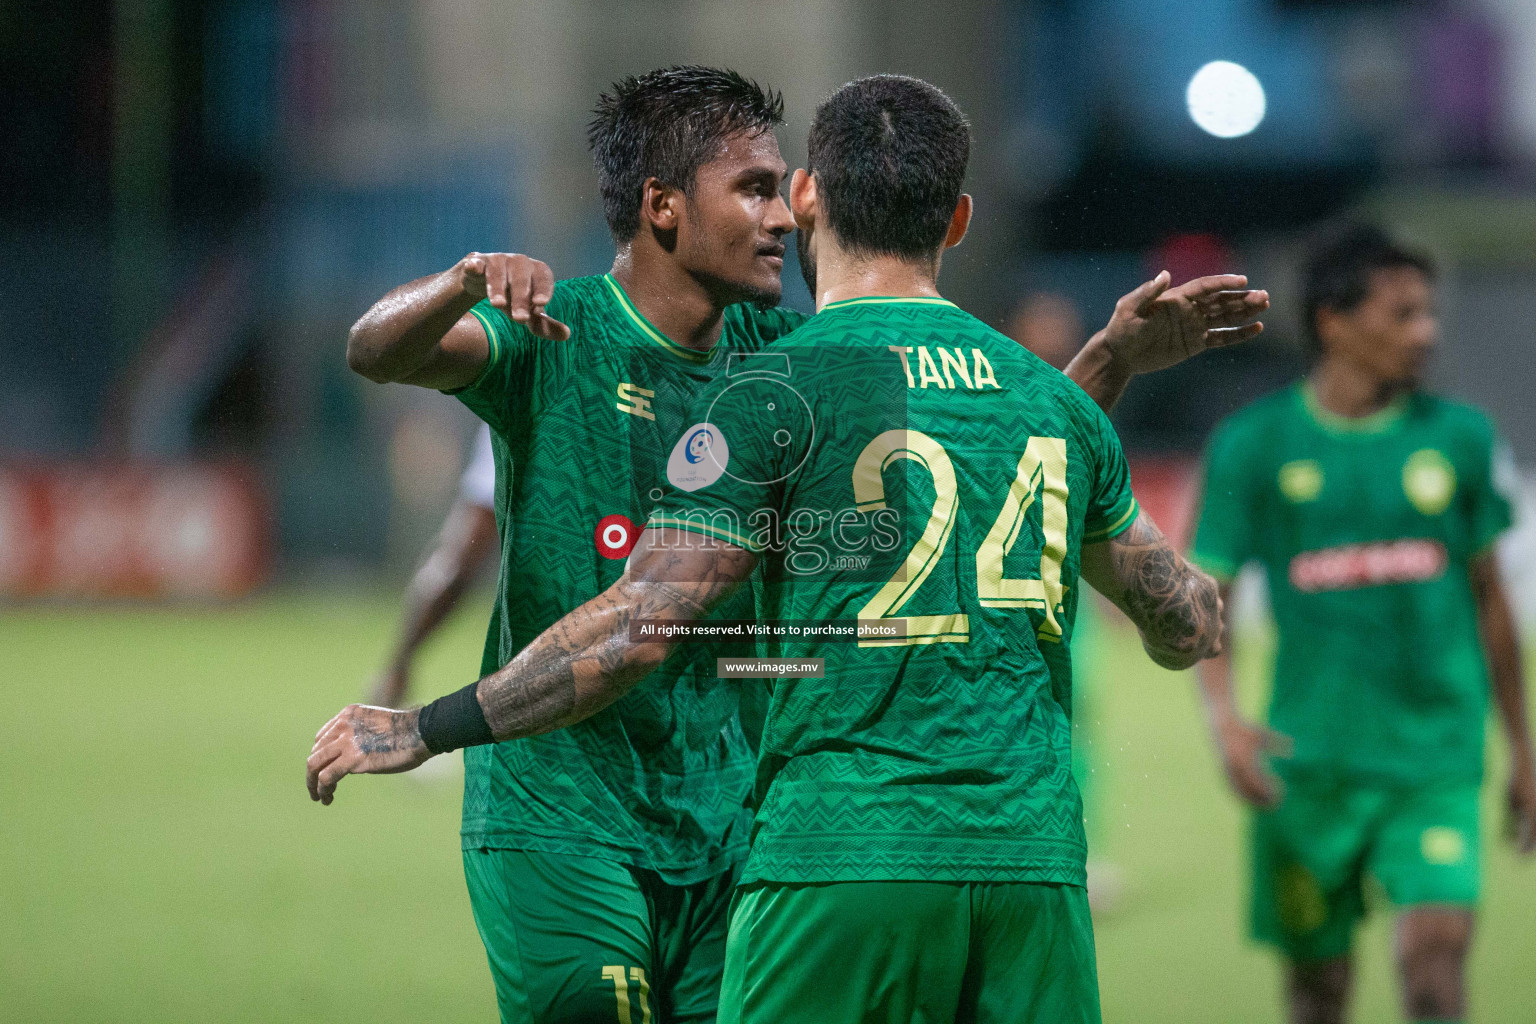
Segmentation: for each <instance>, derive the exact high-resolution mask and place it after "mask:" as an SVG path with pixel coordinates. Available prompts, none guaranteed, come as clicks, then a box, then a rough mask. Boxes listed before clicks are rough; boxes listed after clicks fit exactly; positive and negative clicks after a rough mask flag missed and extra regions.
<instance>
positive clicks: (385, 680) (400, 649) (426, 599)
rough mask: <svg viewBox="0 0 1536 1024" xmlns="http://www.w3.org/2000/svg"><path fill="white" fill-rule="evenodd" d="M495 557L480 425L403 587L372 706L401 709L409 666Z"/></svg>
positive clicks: (491, 478)
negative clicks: (449, 502)
mask: <svg viewBox="0 0 1536 1024" xmlns="http://www.w3.org/2000/svg"><path fill="white" fill-rule="evenodd" d="M495 553H496V463H495V460H494V458H493V456H492V454H491V431H490V428H488V427H487V426H486V425H485V424H483V423H482V424H481V425H480V429H479V431H478V432H477V433H476V435H475V446H474V452H473V454H472V455H471V456H470V459H469V465H468V466H467V467H466V468H465V470H464V476H463V477H462V478H461V480H460V481H459V497H458V500H456V501H455V502H454V503H453V508H451V509H449V511H448V518H447V519H445V520H444V521H443V528H442V530H441V531H439V533H438V535H437V540H436V541H435V542H434V544H433V546H432V550H431V551H430V552H429V553H428V554H427V557H426V559H425V560H424V561H423V562H422V563H421V567H420V568H419V569H417V570H416V575H414V576H412V577H411V582H410V585H409V586H407V587H406V589H405V610H404V612H403V614H402V615H401V617H400V628H399V631H398V634H397V637H396V640H395V644H394V647H393V650H392V653H391V655H390V659H389V663H388V665H386V666H385V668H384V671H383V672H381V673H380V674H379V678H378V681H377V682H376V683H375V685H374V688H373V693H372V695H371V696H370V698H369V701H370V703H373V704H378V705H381V706H383V707H387V708H397V707H400V706H401V704H402V702H403V701H404V700H405V699H406V694H407V693H408V692H409V691H410V688H411V662H412V660H413V659H414V658H415V655H416V651H417V649H418V648H420V647H421V645H422V644H423V643H425V642H426V640H427V638H428V637H429V636H431V635H432V634H433V633H434V632H436V630H437V628H438V627H439V626H441V625H442V624H443V622H444V621H445V620H446V619H447V618H448V614H449V613H450V612H452V611H453V609H454V607H455V606H456V605H457V604H458V603H459V599H460V598H461V597H463V596H464V591H465V590H466V589H467V588H468V587H469V584H470V583H471V582H472V581H473V580H474V578H475V575H476V574H477V573H478V572H479V571H480V567H481V566H482V565H483V564H484V563H485V562H486V560H487V559H489V558H491V557H492V556H493V555H494V554H495Z"/></svg>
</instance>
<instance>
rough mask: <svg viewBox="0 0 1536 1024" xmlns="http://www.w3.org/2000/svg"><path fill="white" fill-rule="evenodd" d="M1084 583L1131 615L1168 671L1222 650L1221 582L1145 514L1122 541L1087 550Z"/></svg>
mask: <svg viewBox="0 0 1536 1024" xmlns="http://www.w3.org/2000/svg"><path fill="white" fill-rule="evenodd" d="M1083 579H1085V580H1087V581H1088V582H1089V583H1090V584H1092V585H1093V588H1094V589H1095V590H1097V591H1098V592H1099V593H1101V594H1103V595H1104V596H1105V597H1107V598H1109V599H1110V600H1111V601H1113V602H1114V603H1115V605H1116V607H1118V608H1119V609H1120V610H1121V611H1123V612H1125V614H1126V615H1128V616H1130V619H1131V621H1132V622H1134V623H1135V624H1136V628H1137V629H1139V630H1140V631H1141V644H1142V646H1143V647H1145V648H1146V649H1147V654H1148V655H1149V656H1150V657H1151V658H1152V660H1153V661H1155V662H1157V663H1158V664H1159V665H1161V666H1162V667H1163V668H1170V669H1184V668H1189V667H1190V666H1191V665H1193V664H1195V662H1197V661H1199V660H1200V659H1202V658H1209V657H1211V656H1213V655H1215V654H1217V653H1219V652H1220V651H1221V630H1222V626H1221V598H1220V596H1218V593H1217V588H1216V581H1215V580H1213V579H1211V578H1210V577H1209V576H1207V575H1206V574H1205V573H1203V572H1201V571H1200V570H1199V569H1197V568H1195V567H1194V566H1192V565H1190V564H1189V563H1188V562H1187V561H1185V560H1184V557H1183V556H1182V555H1180V554H1179V553H1178V552H1177V551H1175V550H1174V549H1173V548H1172V546H1170V545H1169V543H1168V540H1167V538H1165V537H1164V536H1163V531H1161V530H1159V529H1158V528H1157V524H1156V523H1154V522H1153V521H1152V517H1151V516H1149V515H1147V514H1146V513H1145V512H1142V513H1141V514H1140V515H1138V516H1137V517H1136V521H1135V522H1134V523H1132V524H1131V527H1130V529H1128V530H1126V531H1125V532H1124V533H1122V534H1120V536H1118V537H1115V538H1113V539H1112V540H1108V541H1104V542H1103V543H1100V544H1089V545H1087V546H1086V547H1084V548H1083Z"/></svg>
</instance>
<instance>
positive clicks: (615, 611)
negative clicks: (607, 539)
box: [476, 529, 757, 740]
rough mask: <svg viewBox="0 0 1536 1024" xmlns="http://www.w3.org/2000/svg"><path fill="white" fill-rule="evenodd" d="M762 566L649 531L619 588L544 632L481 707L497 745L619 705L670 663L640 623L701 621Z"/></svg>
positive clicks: (678, 534)
mask: <svg viewBox="0 0 1536 1024" xmlns="http://www.w3.org/2000/svg"><path fill="white" fill-rule="evenodd" d="M756 564H757V556H756V555H754V554H753V553H751V552H750V551H746V550H744V549H742V548H738V547H735V546H734V545H731V544H727V543H725V542H724V541H719V540H715V539H714V538H711V537H705V536H702V535H700V534H696V533H689V532H686V531H683V530H670V529H668V530H654V529H652V530H645V531H644V532H642V533H641V535H640V542H639V543H638V544H637V545H636V546H635V551H634V553H633V554H632V555H631V556H630V560H629V565H628V567H627V568H626V569H625V570H624V575H623V577H621V578H620V579H619V582H617V583H615V584H614V585H613V586H611V587H609V588H608V589H607V590H606V591H604V592H603V593H601V594H599V595H598V596H597V597H595V598H593V599H592V600H590V601H588V602H587V603H586V604H584V605H582V606H581V607H580V608H577V609H576V610H575V611H573V612H571V614H569V615H567V616H566V617H565V618H563V619H561V620H560V621H559V622H557V623H555V624H554V625H553V626H551V627H550V628H549V629H547V630H545V631H544V633H543V634H541V635H540V636H539V638H538V639H536V640H534V642H533V643H531V644H529V645H528V646H527V647H525V648H523V650H522V653H520V654H519V655H518V656H517V657H516V658H513V659H512V660H511V661H510V662H509V663H508V664H507V666H506V667H505V668H503V669H501V670H500V671H497V672H494V673H492V674H491V675H488V676H486V677H485V678H484V679H482V680H480V685H479V688H478V690H477V691H476V697H477V698H478V699H479V701H480V707H481V709H482V710H483V711H484V712H485V720H486V722H487V723H488V724H489V725H490V727H491V733H492V735H494V736H495V737H496V739H497V740H508V739H515V738H517V737H519V736H533V735H537V734H538V733H541V732H550V731H551V730H554V729H559V728H563V727H564V726H567V725H572V724H574V723H576V722H579V721H581V720H582V719H584V718H589V717H591V716H592V715H594V714H596V713H597V712H599V711H601V710H602V709H603V708H605V707H607V706H608V705H609V704H612V703H613V702H614V701H616V700H618V699H619V698H620V697H621V696H623V695H624V693H625V692H626V691H627V690H629V688H630V687H632V686H634V685H635V684H636V683H638V682H640V680H642V679H644V678H645V677H646V676H647V675H649V674H650V672H651V670H652V669H654V668H656V666H658V665H660V664H661V662H662V659H664V658H665V657H666V656H667V652H668V651H670V650H671V647H672V645H671V644H670V643H667V642H649V641H647V642H644V643H640V642H636V641H635V640H634V639H633V638H632V637H631V636H630V629H629V627H630V623H631V622H633V621H635V620H639V619H655V620H663V619H665V620H672V621H677V622H690V621H692V620H694V619H698V618H702V617H703V616H704V615H705V614H706V613H708V612H709V610H710V609H711V608H714V607H715V606H716V605H718V604H719V603H720V602H721V601H722V600H724V599H725V598H726V597H727V596H728V595H729V594H730V593H731V592H732V591H734V590H735V589H736V587H737V586H739V585H740V584H742V583H743V582H745V581H746V579H747V577H748V576H750V575H751V574H752V567H753V566H755V565H756Z"/></svg>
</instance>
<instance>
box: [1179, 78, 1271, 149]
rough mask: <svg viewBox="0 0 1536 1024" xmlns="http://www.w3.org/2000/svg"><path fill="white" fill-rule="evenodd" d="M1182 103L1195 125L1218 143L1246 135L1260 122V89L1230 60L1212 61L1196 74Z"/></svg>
mask: <svg viewBox="0 0 1536 1024" xmlns="http://www.w3.org/2000/svg"><path fill="white" fill-rule="evenodd" d="M1184 101H1185V103H1187V104H1188V106H1189V116H1190V118H1191V119H1192V120H1193V121H1194V122H1195V124H1197V125H1199V126H1200V127H1201V129H1203V130H1204V131H1207V132H1209V133H1210V134H1212V135H1214V136H1216V137H1217V138H1219V139H1235V138H1237V137H1238V136H1240V135H1247V134H1248V133H1249V132H1251V131H1253V130H1254V129H1255V128H1257V127H1258V126H1259V122H1260V121H1263V120H1264V105H1265V101H1264V86H1262V85H1260V84H1259V80H1258V79H1257V78H1256V77H1254V74H1253V72H1252V71H1249V70H1248V69H1247V68H1245V67H1243V66H1242V65H1241V64H1234V63H1233V62H1232V61H1230V60H1213V61H1211V62H1210V63H1209V64H1207V65H1205V66H1204V67H1202V68H1201V69H1200V70H1199V71H1196V72H1195V76H1194V77H1193V78H1191V79H1190V80H1189V87H1188V88H1187V89H1185V90H1184Z"/></svg>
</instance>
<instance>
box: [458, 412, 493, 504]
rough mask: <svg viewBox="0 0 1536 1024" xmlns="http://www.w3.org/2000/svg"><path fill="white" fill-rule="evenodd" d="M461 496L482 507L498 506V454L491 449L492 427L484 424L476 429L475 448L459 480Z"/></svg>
mask: <svg viewBox="0 0 1536 1024" xmlns="http://www.w3.org/2000/svg"><path fill="white" fill-rule="evenodd" d="M459 496H460V497H461V498H463V499H464V500H465V501H467V502H468V503H469V504H471V505H479V506H480V507H481V508H494V507H495V506H496V455H495V453H494V452H493V451H492V450H491V428H490V427H488V426H485V425H484V424H481V426H480V429H479V430H477V431H475V449H474V452H473V453H472V454H471V455H470V457H469V465H468V466H466V467H465V468H464V476H463V477H461V478H460V480H459Z"/></svg>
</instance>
